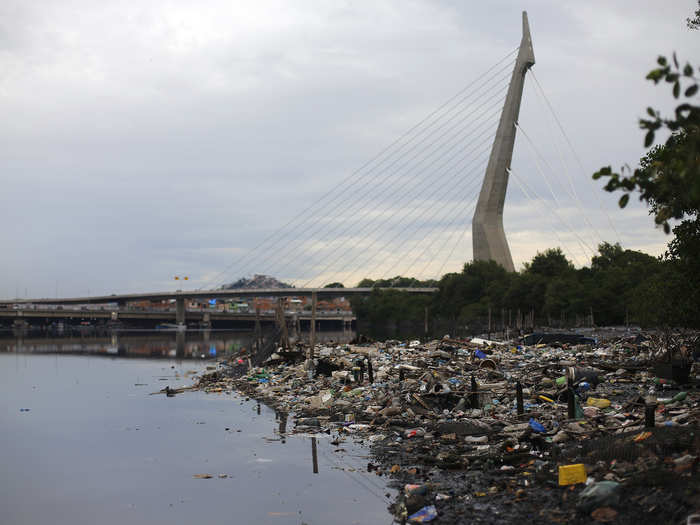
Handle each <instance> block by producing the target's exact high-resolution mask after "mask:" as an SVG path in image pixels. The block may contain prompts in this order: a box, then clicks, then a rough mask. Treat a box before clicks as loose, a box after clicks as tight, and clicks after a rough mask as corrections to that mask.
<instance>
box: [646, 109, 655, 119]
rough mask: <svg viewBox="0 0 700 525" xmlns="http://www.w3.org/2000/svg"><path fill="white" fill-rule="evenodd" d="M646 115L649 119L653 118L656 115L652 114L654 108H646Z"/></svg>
mask: <svg viewBox="0 0 700 525" xmlns="http://www.w3.org/2000/svg"><path fill="white" fill-rule="evenodd" d="M647 114H648V115H649V116H650V117H655V116H656V113H655V112H654V108H652V107H648V108H647Z"/></svg>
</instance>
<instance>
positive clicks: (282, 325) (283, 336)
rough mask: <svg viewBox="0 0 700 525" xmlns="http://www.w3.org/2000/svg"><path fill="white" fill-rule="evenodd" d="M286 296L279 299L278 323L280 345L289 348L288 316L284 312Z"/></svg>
mask: <svg viewBox="0 0 700 525" xmlns="http://www.w3.org/2000/svg"><path fill="white" fill-rule="evenodd" d="M284 301H285V299H284V297H280V298H279V299H277V324H278V326H279V329H280V345H281V346H282V348H284V349H285V350H289V333H288V332H287V317H286V316H285V314H284V306H283V305H284Z"/></svg>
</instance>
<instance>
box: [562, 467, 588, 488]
mask: <svg viewBox="0 0 700 525" xmlns="http://www.w3.org/2000/svg"><path fill="white" fill-rule="evenodd" d="M585 482H586V467H585V466H584V465H583V463H576V464H575V465H561V466H560V467H559V485H561V486H564V485H575V484H576V483H585Z"/></svg>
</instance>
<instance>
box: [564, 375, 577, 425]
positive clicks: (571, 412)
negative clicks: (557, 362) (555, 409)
mask: <svg viewBox="0 0 700 525" xmlns="http://www.w3.org/2000/svg"><path fill="white" fill-rule="evenodd" d="M574 374H575V372H574V369H573V368H569V369H568V370H567V373H566V387H567V388H566V398H567V399H566V401H567V403H568V416H569V419H576V398H575V397H574V396H575V394H574V377H573V376H574Z"/></svg>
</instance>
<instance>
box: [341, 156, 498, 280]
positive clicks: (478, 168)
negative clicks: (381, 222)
mask: <svg viewBox="0 0 700 525" xmlns="http://www.w3.org/2000/svg"><path fill="white" fill-rule="evenodd" d="M487 152H488V149H487V150H484V151H482V155H483V153H487ZM485 164H486V159H483V160H482V161H481V163H480V164H479V165H477V166H476V167H475V168H474V169H473V170H472V171H471V176H469V177H468V178H465V179H463V180H462V182H461V183H460V184H463V183H464V181H467V182H466V183H464V186H465V187H466V190H465V191H464V192H463V193H462V194H463V195H464V196H467V195H469V194H471V193H472V192H473V191H474V188H475V187H476V185H478V183H479V179H478V178H475V176H477V175H479V174H480V173H481V169H482V168H483V167H484V165H485ZM461 171H462V170H461ZM461 171H459V172H458V173H461ZM472 183H475V184H472ZM456 189H457V188H454V190H453V189H452V188H449V189H448V190H447V191H445V192H443V193H442V194H441V195H440V196H439V197H438V198H437V199H434V200H439V201H442V200H443V199H444V198H445V197H449V196H451V195H454V193H455V190H456ZM462 194H460V196H461V195H462ZM460 203H461V201H460V200H455V202H454V203H453V205H452V208H446V207H440V208H426V209H425V210H424V212H423V213H422V214H421V215H420V216H419V217H417V218H416V219H414V220H413V223H415V222H416V220H419V219H427V222H432V221H433V220H435V217H436V216H437V215H438V214H440V213H442V216H440V217H439V218H438V219H437V221H438V222H440V221H443V220H444V218H445V216H449V215H450V213H451V211H453V210H454V208H456V207H457V205H459V204H460ZM430 209H434V210H435V211H433V214H432V215H430V216H428V217H427V218H426V217H424V215H425V213H426V211H427V210H430ZM411 224H412V223H407V224H406V225H404V228H403V230H401V231H400V232H399V234H397V235H396V236H394V238H392V239H391V240H389V241H388V242H387V243H386V244H387V248H388V246H389V245H390V244H393V243H395V242H396V241H397V239H398V240H399V241H400V236H401V235H402V234H403V233H404V232H405V231H406V230H407V229H408V227H409V226H410V225H411ZM439 226H440V224H437V225H435V226H433V228H432V229H429V230H428V232H427V233H426V234H425V235H424V236H423V239H422V240H420V241H418V242H417V243H414V244H416V245H418V244H420V243H421V242H422V241H423V240H425V238H426V237H427V236H428V235H429V234H430V233H431V232H433V231H435V230H436V229H437V228H438V227H439ZM420 229H421V227H420V226H419V227H418V228H416V229H414V230H413V231H412V232H411V235H409V239H410V238H411V237H413V236H414V234H415V233H417V232H418V231H419V230H420ZM378 240H379V239H375V242H376V241H378ZM406 242H410V241H406ZM408 252H409V253H410V250H409V251H408ZM378 255H381V252H380V253H379V254H375V255H373V256H371V257H370V259H368V260H367V261H366V262H365V265H368V264H369V263H370V262H371V261H373V260H374V259H375V258H376V257H377V256H378ZM400 262H401V257H400V256H399V261H397V263H395V264H394V265H393V266H391V267H390V269H389V270H386V271H385V272H384V274H382V276H381V277H380V279H384V278H386V275H387V274H388V273H389V272H391V271H393V269H394V268H396V267H397V266H398V264H399V263H400ZM359 271H365V272H366V271H367V268H362V269H357V270H354V271H353V273H351V274H350V277H352V276H354V275H355V274H356V273H357V272H359Z"/></svg>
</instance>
